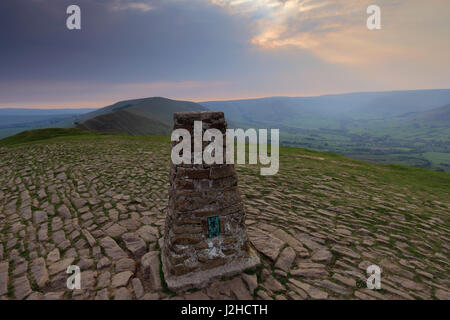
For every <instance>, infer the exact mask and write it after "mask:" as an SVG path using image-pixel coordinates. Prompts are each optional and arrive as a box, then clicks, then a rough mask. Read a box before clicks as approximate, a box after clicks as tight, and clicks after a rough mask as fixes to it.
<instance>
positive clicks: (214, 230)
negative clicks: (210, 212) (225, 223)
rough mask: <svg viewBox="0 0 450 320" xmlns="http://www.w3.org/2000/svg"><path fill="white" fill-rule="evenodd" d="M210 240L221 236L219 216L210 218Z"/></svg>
mask: <svg viewBox="0 0 450 320" xmlns="http://www.w3.org/2000/svg"><path fill="white" fill-rule="evenodd" d="M207 223H208V238H215V237H218V236H219V234H220V222H219V217H218V216H213V217H208V221H207Z"/></svg>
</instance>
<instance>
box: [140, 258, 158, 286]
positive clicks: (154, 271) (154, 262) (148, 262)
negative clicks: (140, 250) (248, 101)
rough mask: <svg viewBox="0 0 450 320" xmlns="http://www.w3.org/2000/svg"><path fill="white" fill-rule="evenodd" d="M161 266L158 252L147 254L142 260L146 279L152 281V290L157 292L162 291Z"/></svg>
mask: <svg viewBox="0 0 450 320" xmlns="http://www.w3.org/2000/svg"><path fill="white" fill-rule="evenodd" d="M159 265H160V261H159V256H158V252H156V251H153V252H149V253H146V254H145V255H144V256H143V257H142V259H141V266H142V272H143V273H144V277H145V278H147V279H149V280H150V283H151V286H152V289H153V290H155V291H158V290H161V289H162V285H161V277H160V274H159Z"/></svg>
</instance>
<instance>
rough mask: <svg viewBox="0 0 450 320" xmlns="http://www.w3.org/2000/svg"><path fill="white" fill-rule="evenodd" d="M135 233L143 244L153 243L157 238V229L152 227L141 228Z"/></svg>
mask: <svg viewBox="0 0 450 320" xmlns="http://www.w3.org/2000/svg"><path fill="white" fill-rule="evenodd" d="M136 233H137V234H138V235H139V237H141V238H142V239H143V240H144V241H145V242H153V241H156V240H157V238H158V229H156V228H155V227H152V226H142V227H141V228H140V229H139V230H137V231H136Z"/></svg>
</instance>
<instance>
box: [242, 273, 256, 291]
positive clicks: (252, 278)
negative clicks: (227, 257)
mask: <svg viewBox="0 0 450 320" xmlns="http://www.w3.org/2000/svg"><path fill="white" fill-rule="evenodd" d="M242 279H243V280H244V281H245V283H247V286H248V289H249V291H250V294H251V295H253V293H254V292H255V289H256V288H257V287H258V278H257V277H256V275H255V274H253V275H249V274H246V273H243V274H242Z"/></svg>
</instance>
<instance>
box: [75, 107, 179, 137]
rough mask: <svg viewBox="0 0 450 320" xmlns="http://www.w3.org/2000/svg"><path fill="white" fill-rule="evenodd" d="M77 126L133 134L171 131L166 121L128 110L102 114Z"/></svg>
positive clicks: (154, 133) (163, 133) (162, 133)
mask: <svg viewBox="0 0 450 320" xmlns="http://www.w3.org/2000/svg"><path fill="white" fill-rule="evenodd" d="M77 127H78V128H80V129H85V130H92V131H99V132H115V133H127V134H133V135H159V136H163V135H166V136H168V135H169V134H170V131H171V129H170V126H169V125H167V124H165V123H162V122H159V121H157V120H153V119H151V118H147V117H146V116H140V115H137V114H135V113H133V112H130V111H128V110H118V111H115V112H112V113H107V114H102V115H99V116H96V117H94V118H92V119H88V120H86V121H84V122H82V123H80V124H78V125H77Z"/></svg>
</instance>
